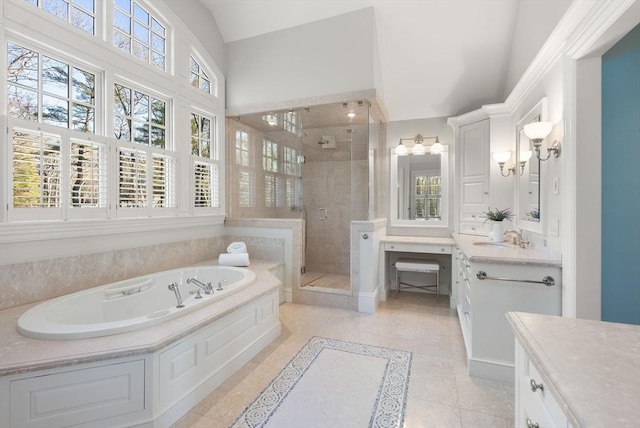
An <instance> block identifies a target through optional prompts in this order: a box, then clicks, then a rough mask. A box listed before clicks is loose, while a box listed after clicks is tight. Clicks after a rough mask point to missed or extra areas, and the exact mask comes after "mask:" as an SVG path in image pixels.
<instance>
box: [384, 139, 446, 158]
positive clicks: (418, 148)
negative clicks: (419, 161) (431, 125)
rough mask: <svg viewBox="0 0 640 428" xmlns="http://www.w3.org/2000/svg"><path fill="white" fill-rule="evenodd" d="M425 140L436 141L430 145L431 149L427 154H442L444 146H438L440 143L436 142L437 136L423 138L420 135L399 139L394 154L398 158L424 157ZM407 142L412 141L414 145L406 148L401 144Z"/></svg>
mask: <svg viewBox="0 0 640 428" xmlns="http://www.w3.org/2000/svg"><path fill="white" fill-rule="evenodd" d="M425 138H435V139H436V141H435V142H434V143H433V144H432V145H431V149H430V150H429V153H432V154H434V155H436V154H438V153H442V151H443V150H444V146H443V145H442V144H440V141H438V136H437V135H436V136H435V137H423V136H422V135H420V134H418V135H416V136H415V137H413V138H400V141H399V142H398V146H397V147H396V148H395V153H396V154H397V155H398V156H404V155H424V154H425V153H426V152H427V149H426V147H425V146H424V144H423V143H424V139H425ZM409 140H411V141H413V143H414V144H413V147H407V146H405V145H404V144H402V142H403V141H409Z"/></svg>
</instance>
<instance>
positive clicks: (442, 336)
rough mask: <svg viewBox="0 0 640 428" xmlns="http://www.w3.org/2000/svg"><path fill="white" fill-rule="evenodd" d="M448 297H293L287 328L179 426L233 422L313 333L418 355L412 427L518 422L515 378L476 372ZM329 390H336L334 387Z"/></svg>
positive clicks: (286, 308)
mask: <svg viewBox="0 0 640 428" xmlns="http://www.w3.org/2000/svg"><path fill="white" fill-rule="evenodd" d="M448 305H449V303H448V301H447V299H446V298H442V297H441V299H440V302H439V303H438V302H436V298H435V296H431V295H419V294H418V293H401V294H400V296H399V297H398V299H397V300H396V299H389V300H388V301H386V302H381V304H380V306H379V307H378V310H377V311H376V313H375V314H363V313H359V312H355V311H351V310H344V309H338V308H329V307H320V306H307V305H301V304H297V303H286V304H283V305H281V306H280V320H281V322H282V334H281V335H280V337H279V338H278V339H276V340H275V341H274V342H273V343H271V344H270V345H269V346H267V347H266V348H265V349H264V350H263V351H262V352H260V353H259V354H258V355H257V356H256V357H254V358H253V359H252V360H251V361H249V362H248V363H247V364H246V365H245V366H243V367H242V368H240V369H239V370H238V371H237V372H236V373H235V374H234V375H233V376H232V377H230V378H229V379H228V380H227V381H226V382H225V383H223V384H222V385H220V387H218V389H217V390H216V391H214V392H213V393H211V394H209V396H207V397H206V398H204V399H203V400H202V401H201V402H200V403H198V404H197V405H196V406H195V407H193V408H192V409H191V411H190V412H189V413H188V414H186V415H185V416H184V417H183V418H182V419H181V420H179V421H178V422H176V423H175V424H174V425H173V428H204V427H207V428H208V427H224V426H230V425H231V424H232V423H233V421H234V420H235V419H236V418H237V417H238V415H240V414H241V413H242V411H243V410H244V408H245V407H247V406H248V405H249V404H250V403H251V402H252V401H253V400H254V399H255V398H256V397H257V396H258V395H259V394H260V392H261V391H262V390H263V389H264V388H265V387H267V386H268V385H269V382H270V381H271V380H272V379H273V378H275V377H276V376H277V375H278V373H280V371H281V370H282V369H283V368H284V367H285V366H286V365H287V363H288V362H289V361H290V360H291V359H292V358H293V357H294V356H295V355H296V354H297V353H298V351H299V350H300V349H301V348H302V347H303V346H304V345H305V344H306V343H307V342H308V341H309V339H310V338H311V337H313V336H321V337H329V338H333V339H336V340H343V341H347V342H355V343H364V344H369V345H373V346H379V347H388V348H393V349H402V350H405V351H410V352H412V353H413V358H412V363H411V376H410V379H409V391H408V398H407V407H406V412H405V423H404V427H405V428H419V427H447V428H459V427H469V428H483V427H486V428H509V427H513V426H514V423H513V415H514V405H513V399H514V395H513V384H512V383H507V382H500V381H494V380H488V379H479V378H474V377H471V376H469V375H468V373H467V366H466V357H465V350H464V345H463V342H462V335H461V332H460V328H459V325H458V321H457V318H456V314H455V311H452V310H450V309H449V307H448ZM320 393H321V394H326V395H328V396H330V395H331V393H332V391H331V390H326V391H325V390H322V391H320Z"/></svg>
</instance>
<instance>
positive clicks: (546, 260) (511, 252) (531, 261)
mask: <svg viewBox="0 0 640 428" xmlns="http://www.w3.org/2000/svg"><path fill="white" fill-rule="evenodd" d="M453 239H454V241H455V243H456V244H457V245H458V247H459V248H460V250H462V252H463V253H464V254H465V255H466V256H467V258H468V259H469V261H470V262H474V263H504V264H518V265H529V266H550V267H562V257H561V256H560V255H558V254H556V253H555V252H553V251H551V250H548V249H545V248H535V247H531V246H529V247H527V248H520V247H519V246H517V245H514V246H513V248H491V247H484V246H480V245H473V243H474V242H489V239H488V238H483V237H479V236H474V235H461V234H459V233H454V234H453Z"/></svg>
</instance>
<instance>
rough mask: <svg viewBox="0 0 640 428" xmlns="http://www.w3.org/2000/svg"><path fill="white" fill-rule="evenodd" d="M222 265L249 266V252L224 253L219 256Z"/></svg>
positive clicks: (219, 262)
mask: <svg viewBox="0 0 640 428" xmlns="http://www.w3.org/2000/svg"><path fill="white" fill-rule="evenodd" d="M218 264H219V265H220V266H249V253H233V254H226V253H222V254H220V255H219V256H218Z"/></svg>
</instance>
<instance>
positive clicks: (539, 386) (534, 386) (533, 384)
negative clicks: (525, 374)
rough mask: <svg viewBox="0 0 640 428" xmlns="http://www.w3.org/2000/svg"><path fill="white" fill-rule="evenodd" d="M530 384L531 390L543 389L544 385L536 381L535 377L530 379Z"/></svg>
mask: <svg viewBox="0 0 640 428" xmlns="http://www.w3.org/2000/svg"><path fill="white" fill-rule="evenodd" d="M529 384H530V385H531V391H533V392H536V390H538V389H539V390H540V391H544V386H543V385H542V384H541V383H536V381H535V379H531V382H529Z"/></svg>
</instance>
